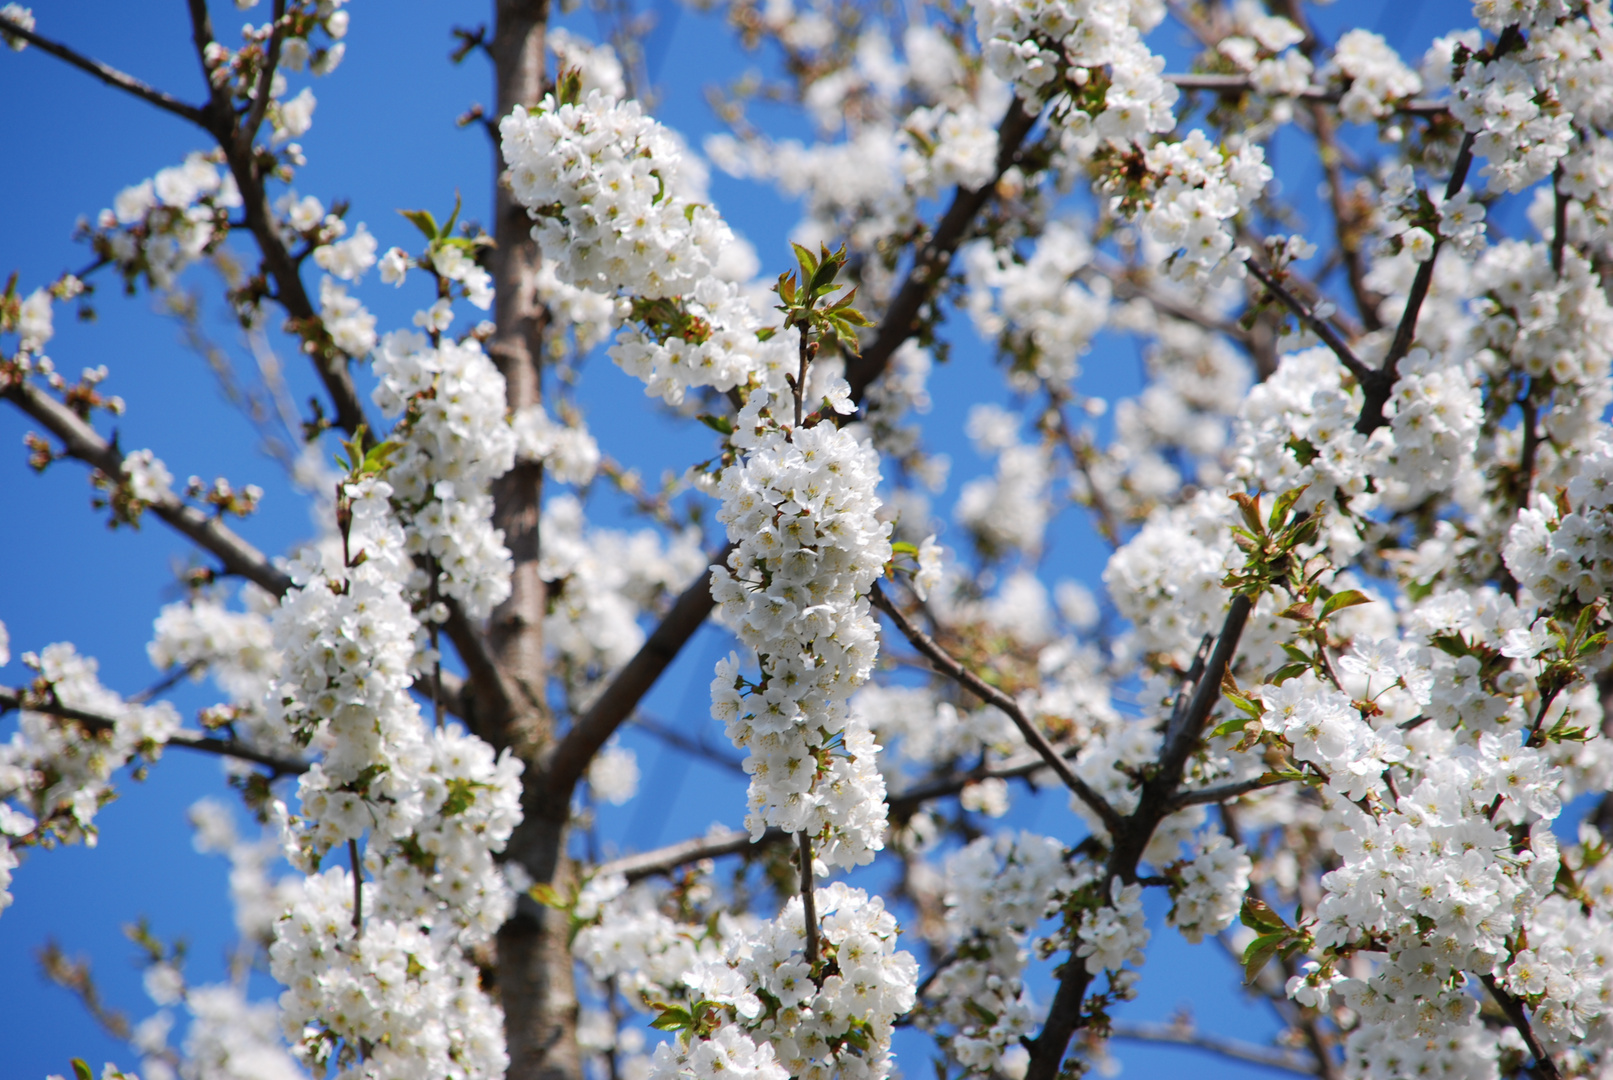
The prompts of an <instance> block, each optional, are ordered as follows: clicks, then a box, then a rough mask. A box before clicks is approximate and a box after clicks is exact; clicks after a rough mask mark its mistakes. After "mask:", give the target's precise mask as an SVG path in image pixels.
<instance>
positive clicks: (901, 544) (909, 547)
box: [891, 540, 919, 555]
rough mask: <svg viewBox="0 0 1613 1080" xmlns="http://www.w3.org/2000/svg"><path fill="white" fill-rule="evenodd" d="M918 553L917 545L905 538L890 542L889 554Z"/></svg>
mask: <svg viewBox="0 0 1613 1080" xmlns="http://www.w3.org/2000/svg"><path fill="white" fill-rule="evenodd" d="M918 553H919V549H918V545H917V544H910V543H908V542H907V541H906V540H897V541H896V542H895V543H893V544H891V554H893V555H917V554H918Z"/></svg>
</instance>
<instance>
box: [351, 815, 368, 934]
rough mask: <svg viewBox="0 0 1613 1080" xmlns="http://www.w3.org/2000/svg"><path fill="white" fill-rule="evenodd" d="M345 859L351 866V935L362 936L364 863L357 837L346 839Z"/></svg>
mask: <svg viewBox="0 0 1613 1080" xmlns="http://www.w3.org/2000/svg"><path fill="white" fill-rule="evenodd" d="M347 861H348V862H349V863H350V864H351V865H352V868H353V937H355V938H362V937H363V936H364V864H363V862H362V861H360V859H359V856H358V839H357V838H356V837H353V838H349V840H348V841H347Z"/></svg>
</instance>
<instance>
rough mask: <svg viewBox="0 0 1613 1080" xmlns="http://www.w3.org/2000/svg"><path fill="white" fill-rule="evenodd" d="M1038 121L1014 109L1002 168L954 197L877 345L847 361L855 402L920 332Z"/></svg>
mask: <svg viewBox="0 0 1613 1080" xmlns="http://www.w3.org/2000/svg"><path fill="white" fill-rule="evenodd" d="M1036 116H1037V114H1036V113H1032V112H1029V111H1027V110H1026V108H1025V104H1024V102H1022V101H1020V100H1019V98H1017V97H1016V98H1015V99H1014V100H1013V102H1012V104H1010V105H1009V106H1008V111H1007V113H1005V114H1004V115H1003V119H1002V123H1001V124H999V125H998V126H997V168H996V171H995V172H993V174H992V178H991V180H990V182H989V183H986V184H982V185H981V186H980V187H978V188H972V189H971V188H962V187H960V188H958V189H957V191H956V192H955V193H954V194H953V196H952V203H951V205H950V206H948V207H947V210H946V213H945V214H943V215H941V220H940V222H939V223H937V225H936V227H935V231H934V232H932V233H931V234H930V238H929V239H928V240H927V241H925V243H924V246H923V247H922V248H920V249H919V251H918V253H917V254H916V255H914V256H913V266H912V269H910V270H909V271H908V272H907V277H905V278H904V279H902V284H901V286H900V287H899V288H898V289H897V290H896V295H895V297H894V298H893V299H892V300H891V302H890V306H889V307H888V308H886V309H885V317H884V318H883V319H882V320H880V324H879V330H878V332H877V333H875V335H874V341H873V344H871V345H869V346H868V347H867V348H865V349H864V350H863V351H862V355H861V356H855V357H852V358H851V360H850V361H848V362H847V364H846V381H847V382H848V383H850V384H851V396H852V399H853V400H855V401H861V400H862V396H863V392H864V391H865V390H867V389H868V386H869V384H871V383H872V382H873V381H874V380H875V379H877V378H879V374H880V372H882V371H884V370H885V365H886V364H887V363H889V362H890V358H891V356H892V355H894V354H895V352H896V350H897V349H899V348H901V346H902V344H903V343H904V342H906V341H907V339H908V338H910V337H912V336H913V334H914V332H915V331H916V330H917V329H918V318H919V312H920V310H922V309H923V307H924V305H925V303H926V302H928V301H929V299H930V298H931V296H933V295H934V293H935V290H936V287H937V286H938V285H939V284H940V283H941V282H942V280H944V279H945V277H946V275H947V270H948V268H949V267H950V266H951V265H952V255H953V253H954V252H955V251H957V249H958V245H959V244H960V243H962V242H963V238H964V237H965V236H966V235H967V234H968V232H969V228H970V226H971V225H973V224H974V220H975V216H976V215H977V214H979V213H980V210H981V208H982V207H983V206H985V205H986V201H987V200H988V199H990V198H991V196H992V193H993V192H995V191H996V190H997V181H998V180H1000V179H1001V178H1002V175H1003V173H1005V172H1007V171H1008V169H1009V167H1011V166H1012V165H1013V164H1014V162H1015V161H1016V160H1018V156H1019V148H1020V145H1021V144H1022V143H1023V142H1024V141H1025V137H1026V136H1027V135H1029V134H1030V131H1031V128H1033V127H1034V126H1035V125H1036Z"/></svg>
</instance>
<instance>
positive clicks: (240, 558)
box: [0, 382, 291, 596]
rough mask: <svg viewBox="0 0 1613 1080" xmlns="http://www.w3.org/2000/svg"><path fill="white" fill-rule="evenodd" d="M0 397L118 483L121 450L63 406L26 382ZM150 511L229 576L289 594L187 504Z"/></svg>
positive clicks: (271, 568)
mask: <svg viewBox="0 0 1613 1080" xmlns="http://www.w3.org/2000/svg"><path fill="white" fill-rule="evenodd" d="M0 397H4V398H9V399H10V400H11V401H12V402H14V403H15V404H16V405H17V406H18V407H19V408H21V409H22V411H23V412H25V413H27V414H28V415H29V416H31V417H33V418H34V419H35V420H37V421H39V422H40V423H41V424H43V425H45V427H46V428H47V429H49V431H50V433H51V434H52V435H55V436H56V437H57V438H58V439H60V440H62V443H63V444H64V445H65V447H66V451H67V454H68V455H69V456H71V457H75V458H77V459H78V460H80V461H82V462H85V463H86V464H88V465H93V466H94V467H95V468H97V469H100V470H101V472H103V473H104V474H106V476H107V477H108V478H109V479H111V480H112V481H113V482H114V483H116V482H118V481H119V480H120V479H121V477H122V475H123V456H122V455H121V454H120V453H119V452H118V449H117V447H115V446H113V445H112V444H111V443H109V442H107V441H106V440H105V439H103V438H102V437H101V436H100V434H99V433H98V432H97V431H96V430H95V429H94V428H93V427H91V426H90V424H89V422H88V421H86V420H84V419H82V418H81V417H80V416H79V415H78V414H77V413H76V412H74V411H73V410H72V409H70V408H68V407H67V406H66V405H64V404H63V403H62V402H60V401H58V400H57V399H56V398H54V397H52V396H51V395H50V394H47V393H45V392H44V391H42V390H40V389H38V388H37V387H35V386H33V385H31V384H29V383H27V382H13V383H12V384H10V385H9V386H3V387H0ZM147 509H148V510H149V512H151V513H152V514H155V515H156V516H157V517H159V518H161V519H162V520H163V521H165V522H167V523H168V524H169V525H171V526H173V528H175V529H176V530H178V531H179V532H181V533H183V534H185V536H187V537H189V538H190V539H191V540H192V541H193V542H194V543H195V544H197V545H198V546H199V547H202V548H204V549H206V550H207V551H209V552H211V553H212V554H214V555H216V556H217V557H218V559H219V561H220V562H222V563H223V564H224V569H225V570H226V571H227V572H229V573H232V574H236V575H238V576H240V577H244V578H246V579H247V580H248V581H251V582H254V583H255V584H257V585H260V586H262V587H263V588H264V589H265V590H266V591H268V592H269V593H270V594H271V595H273V596H281V595H283V594H284V593H285V592H286V591H287V590H289V589H290V588H291V578H290V577H289V576H288V575H287V574H286V573H285V572H284V571H282V570H281V569H280V568H279V567H277V566H275V565H274V564H273V563H272V562H270V561H269V558H268V556H266V555H264V554H263V553H262V552H261V551H259V550H258V549H257V548H255V547H253V546H252V545H251V544H250V543H248V542H247V541H246V540H245V539H243V538H242V537H241V536H240V535H238V534H237V533H236V532H234V531H233V530H232V529H231V528H230V527H229V526H228V525H225V524H224V523H223V522H222V521H221V520H219V519H218V518H216V517H213V516H211V515H209V514H204V513H202V512H201V511H200V510H198V509H196V508H195V507H193V506H189V505H187V504H185V503H184V502H183V501H181V500H180V498H179V496H177V495H175V494H174V493H173V492H171V491H165V492H163V493H162V494H161V495H159V496H158V497H157V498H156V499H153V500H152V501H151V503H150V505H149V506H148V507H147Z"/></svg>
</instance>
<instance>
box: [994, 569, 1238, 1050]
mask: <svg viewBox="0 0 1613 1080" xmlns="http://www.w3.org/2000/svg"><path fill="white" fill-rule="evenodd" d="M1253 609H1254V603H1253V601H1251V600H1250V599H1249V597H1247V596H1244V595H1243V594H1242V593H1239V594H1238V595H1236V596H1234V597H1233V598H1232V603H1231V605H1230V606H1229V607H1228V609H1227V614H1226V619H1225V620H1224V621H1223V622H1222V624H1221V633H1220V636H1219V637H1218V638H1217V639H1216V642H1215V648H1214V650H1212V651H1211V653H1210V658H1209V660H1208V662H1207V663H1206V664H1205V665H1204V670H1203V673H1202V674H1201V675H1200V676H1199V678H1198V680H1197V682H1196V683H1195V685H1194V687H1193V693H1192V695H1191V696H1190V697H1187V698H1185V699H1182V701H1181V703H1180V704H1179V705H1178V707H1177V708H1176V709H1175V710H1173V712H1172V715H1171V717H1170V721H1169V723H1168V725H1167V727H1166V729H1165V737H1164V741H1163V745H1162V748H1161V750H1160V755H1159V761H1158V763H1157V764H1156V766H1155V767H1154V770H1153V773H1152V775H1150V776H1149V778H1148V779H1147V780H1146V781H1144V783H1143V785H1142V791H1141V792H1139V793H1138V798H1137V809H1136V810H1134V811H1133V812H1132V813H1131V815H1130V816H1129V817H1127V818H1125V819H1124V820H1123V821H1121V822H1120V823H1119V824H1118V825H1117V826H1115V827H1113V828H1111V829H1110V831H1109V835H1110V837H1111V841H1112V844H1113V847H1112V848H1111V849H1110V852H1109V862H1108V865H1107V867H1106V868H1105V885H1106V886H1107V884H1108V882H1109V881H1113V880H1115V879H1117V878H1118V879H1119V880H1121V881H1126V882H1130V881H1134V880H1135V879H1136V877H1137V865H1138V864H1139V863H1140V862H1141V861H1142V857H1143V852H1144V850H1145V849H1146V848H1147V847H1148V842H1149V840H1151V839H1152V838H1153V835H1154V830H1155V829H1156V828H1158V826H1159V823H1160V822H1161V821H1163V820H1164V819H1165V818H1166V817H1168V816H1169V815H1170V814H1171V813H1172V812H1173V810H1172V806H1171V803H1172V800H1173V799H1174V798H1175V795H1176V789H1177V788H1178V787H1179V786H1180V784H1181V782H1182V774H1183V771H1184V770H1185V769H1186V766H1187V759H1188V757H1189V755H1191V753H1192V751H1193V747H1194V746H1195V745H1196V744H1197V743H1198V741H1199V738H1200V736H1201V735H1202V734H1203V732H1204V725H1205V723H1206V721H1208V720H1209V717H1210V711H1211V710H1212V709H1214V708H1215V703H1216V701H1217V700H1219V699H1220V696H1221V678H1222V676H1223V675H1225V674H1226V671H1227V668H1228V667H1229V666H1231V663H1232V659H1233V657H1234V656H1236V655H1237V651H1238V641H1239V639H1240V638H1241V637H1242V636H1243V628H1244V626H1245V625H1247V623H1248V621H1249V613H1250V612H1251V611H1252V610H1253ZM1091 982H1092V974H1091V972H1089V971H1087V967H1086V964H1085V963H1084V962H1083V961H1082V960H1081V959H1080V958H1078V957H1076V956H1074V955H1073V954H1072V955H1071V957H1070V959H1069V960H1068V961H1067V962H1066V963H1065V965H1064V970H1063V974H1061V975H1060V977H1059V985H1058V990H1057V991H1056V992H1055V993H1054V995H1053V1003H1052V1005H1051V1006H1050V1007H1049V1008H1048V1011H1047V1020H1046V1021H1045V1022H1044V1023H1043V1025H1042V1030H1041V1033H1040V1034H1038V1035H1037V1036H1036V1038H1035V1039H1033V1040H1031V1042H1030V1043H1029V1044H1028V1045H1029V1049H1030V1052H1031V1060H1030V1065H1029V1066H1028V1068H1027V1070H1026V1073H1025V1080H1053V1078H1054V1077H1055V1076H1057V1075H1058V1072H1059V1065H1060V1064H1061V1063H1062V1062H1063V1060H1064V1051H1065V1050H1066V1049H1067V1048H1068V1047H1069V1045H1070V1038H1071V1037H1072V1036H1073V1035H1074V1034H1075V1031H1076V1029H1077V1028H1078V1027H1080V1026H1081V1025H1082V1023H1084V1021H1085V1018H1084V1017H1083V1016H1082V1008H1083V1004H1084V1002H1085V998H1086V991H1087V987H1088V986H1089V985H1091Z"/></svg>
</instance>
